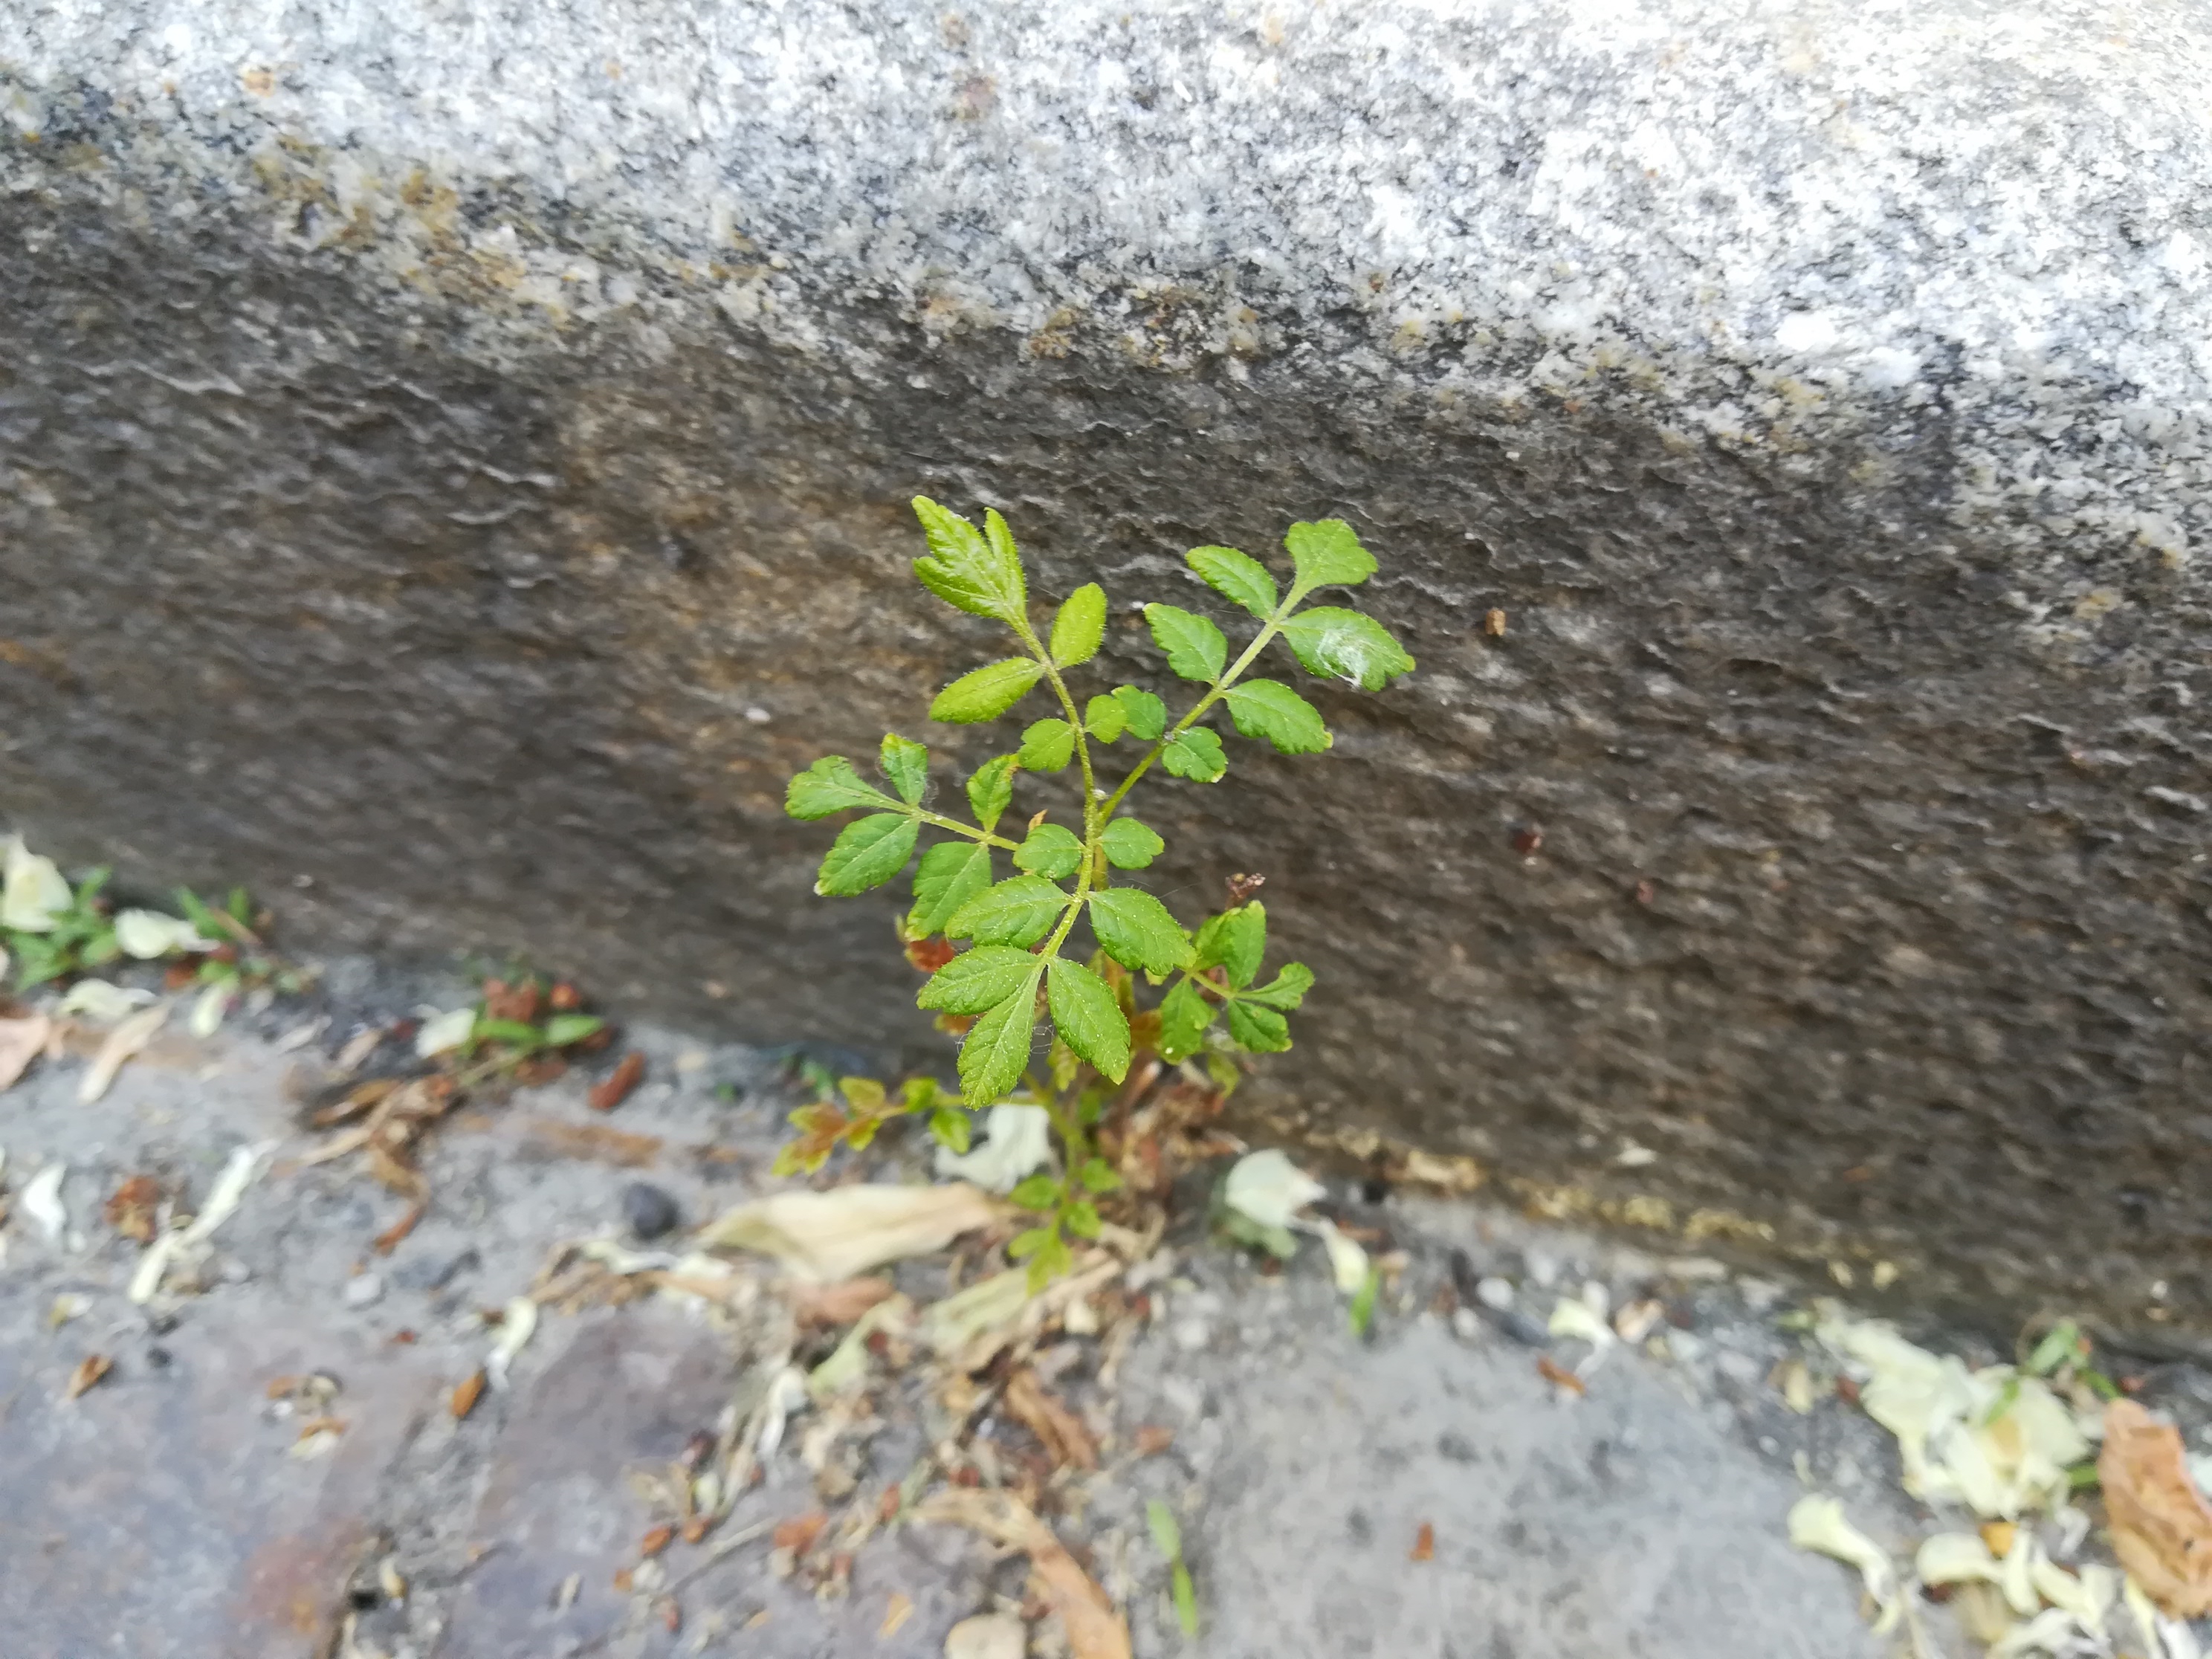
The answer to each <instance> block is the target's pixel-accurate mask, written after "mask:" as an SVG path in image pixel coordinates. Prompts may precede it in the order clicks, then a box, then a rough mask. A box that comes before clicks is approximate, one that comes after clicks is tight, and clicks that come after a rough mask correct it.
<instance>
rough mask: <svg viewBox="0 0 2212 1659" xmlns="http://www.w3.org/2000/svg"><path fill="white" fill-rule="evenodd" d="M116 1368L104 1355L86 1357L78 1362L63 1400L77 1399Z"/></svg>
mask: <svg viewBox="0 0 2212 1659" xmlns="http://www.w3.org/2000/svg"><path fill="white" fill-rule="evenodd" d="M114 1368H115V1362H114V1361H113V1360H112V1359H110V1358H108V1357H107V1356H106V1354H104V1353H88V1354H87V1355H85V1357H84V1358H82V1359H80V1360H79V1361H77V1364H76V1370H73V1371H71V1372H70V1380H69V1386H68V1387H67V1388H65V1389H63V1390H62V1398H63V1399H64V1400H74V1399H76V1397H77V1396H78V1395H81V1394H82V1393H83V1392H84V1391H85V1390H86V1389H89V1388H91V1387H92V1386H93V1385H94V1383H98V1382H99V1381H100V1378H101V1377H103V1376H106V1375H107V1373H108V1372H109V1371H111V1370H113V1369H114Z"/></svg>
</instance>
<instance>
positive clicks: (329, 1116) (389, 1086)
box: [307, 1077, 401, 1129]
mask: <svg viewBox="0 0 2212 1659" xmlns="http://www.w3.org/2000/svg"><path fill="white" fill-rule="evenodd" d="M400 1082H401V1079H398V1078H396V1077H378V1078H371V1079H369V1080H368V1082H366V1083H361V1084H356V1085H354V1087H352V1088H350V1089H349V1090H347V1091H346V1092H345V1095H344V1097H343V1098H342V1099H340V1100H338V1101H337V1102H336V1103H334V1104H332V1105H329V1106H325V1107H324V1108H323V1109H322V1110H320V1111H319V1112H317V1113H316V1114H315V1115H314V1116H313V1117H312V1118H310V1119H308V1120H307V1121H308V1122H309V1124H311V1125H312V1126H313V1127H315V1128H318V1129H327V1128H329V1127H331V1125H333V1124H337V1123H343V1122H344V1121H346V1120H347V1119H348V1118H355V1117H359V1116H360V1115H362V1113H363V1112H366V1111H368V1110H370V1109H373V1108H374V1107H378V1106H381V1105H382V1104H383V1103H385V1102H386V1100H388V1099H390V1098H391V1097H392V1095H394V1094H396V1093H397V1092H398V1089H399V1085H400Z"/></svg>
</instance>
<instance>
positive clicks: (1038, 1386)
mask: <svg viewBox="0 0 2212 1659" xmlns="http://www.w3.org/2000/svg"><path fill="white" fill-rule="evenodd" d="M1006 1409H1007V1410H1008V1411H1010V1412H1012V1413H1013V1414H1014V1416H1015V1417H1016V1418H1017V1419H1019V1420H1020V1422H1021V1425H1022V1426H1023V1427H1024V1428H1026V1429H1027V1430H1028V1431H1030V1433H1031V1434H1033V1435H1035V1436H1036V1437H1037V1440H1038V1443H1040V1444H1042V1446H1043V1447H1044V1449H1045V1450H1046V1451H1047V1452H1048V1453H1049V1454H1050V1455H1051V1457H1052V1461H1053V1462H1054V1463H1055V1464H1057V1465H1059V1466H1060V1467H1061V1468H1078V1469H1095V1468H1097V1467H1098V1446H1097V1442H1096V1441H1094V1440H1092V1439H1091V1431H1090V1430H1088V1429H1086V1428H1085V1427H1084V1426H1083V1422H1082V1419H1080V1418H1079V1417H1077V1416H1076V1414H1075V1413H1073V1412H1072V1411H1070V1410H1068V1408H1067V1407H1066V1406H1064V1405H1062V1404H1061V1403H1060V1401H1059V1399H1058V1398H1057V1397H1056V1396H1055V1395H1053V1394H1052V1393H1051V1392H1050V1391H1049V1390H1048V1389H1046V1387H1045V1386H1044V1384H1043V1383H1040V1382H1038V1381H1037V1376H1036V1372H1035V1371H1033V1370H1030V1369H1029V1368H1028V1367H1027V1366H1024V1367H1023V1368H1022V1369H1021V1370H1018V1371H1016V1372H1015V1373H1014V1374H1013V1376H1012V1377H1011V1378H1010V1379H1009V1380H1008V1381H1007V1383H1006Z"/></svg>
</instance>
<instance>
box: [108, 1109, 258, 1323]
mask: <svg viewBox="0 0 2212 1659" xmlns="http://www.w3.org/2000/svg"><path fill="white" fill-rule="evenodd" d="M275 1151H276V1142H275V1141H273V1140H263V1141H257V1142H255V1143H253V1144H252V1145H250V1146H240V1147H237V1148H235V1149H234V1151H233V1152H231V1155H230V1157H229V1158H228V1160H227V1161H226V1162H225V1163H224V1164H223V1166H222V1174H221V1175H219V1176H216V1182H215V1186H214V1188H213V1189H212V1190H211V1191H210V1192H209V1194H208V1198H207V1202H206V1204H204V1206H201V1209H200V1212H199V1213H198V1214H197V1215H196V1216H194V1217H193V1218H192V1219H191V1224H190V1225H187V1226H184V1227H179V1228H175V1229H173V1230H172V1231H168V1232H165V1233H163V1234H162V1235H161V1237H158V1238H156V1239H155V1241H154V1242H153V1243H151V1244H149V1245H148V1246H147V1247H146V1250H145V1253H144V1254H143V1255H141V1256H140V1257H139V1258H138V1266H137V1269H136V1270H135V1271H134V1272H133V1273H131V1287H130V1289H129V1291H127V1292H126V1294H127V1295H128V1296H129V1297H130V1298H131V1301H133V1302H136V1303H140V1304H144V1303H148V1302H151V1301H152V1300H153V1299H154V1297H155V1292H157V1291H160V1289H161V1281H162V1279H164V1278H165V1277H167V1273H168V1270H169V1267H170V1264H171V1263H173V1262H174V1261H179V1259H183V1258H186V1257H189V1256H191V1255H197V1253H198V1252H199V1250H200V1249H201V1248H202V1247H203V1246H204V1245H205V1244H206V1243H207V1242H208V1240H210V1238H212V1237H215V1231H216V1228H218V1227H220V1226H222V1224H223V1223H224V1222H226V1221H228V1220H229V1219H230V1218H231V1217H232V1216H234V1215H235V1214H236V1213H237V1212H238V1206H239V1205H240V1202H241V1201H243V1200H244V1199H245V1197H246V1188H249V1187H251V1186H252V1184H253V1181H254V1177H255V1176H258V1175H259V1174H260V1173H261V1170H262V1166H263V1165H264V1164H266V1163H267V1162H268V1159H269V1155H270V1153H271V1152H275Z"/></svg>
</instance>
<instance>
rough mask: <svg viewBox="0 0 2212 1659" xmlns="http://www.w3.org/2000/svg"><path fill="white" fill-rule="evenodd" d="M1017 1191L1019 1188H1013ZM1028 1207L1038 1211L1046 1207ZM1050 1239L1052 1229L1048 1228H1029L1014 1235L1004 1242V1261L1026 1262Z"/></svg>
mask: <svg viewBox="0 0 2212 1659" xmlns="http://www.w3.org/2000/svg"><path fill="white" fill-rule="evenodd" d="M1019 1190H1020V1188H1015V1191H1017V1192H1018V1191H1019ZM1009 1196H1012V1194H1009ZM1029 1207H1030V1208H1031V1209H1038V1208H1042V1207H1047V1206H1039V1205H1034V1204H1033V1205H1031V1206H1029ZM1051 1237H1052V1229H1051V1228H1049V1227H1031V1228H1030V1229H1028V1230H1027V1231H1024V1232H1018V1233H1016V1234H1015V1235H1014V1236H1013V1237H1012V1238H1010V1239H1008V1240H1007V1241H1006V1260H1007V1261H1028V1260H1029V1259H1030V1257H1031V1256H1033V1255H1036V1253H1037V1252H1038V1251H1039V1250H1041V1249H1044V1247H1045V1244H1046V1243H1047V1242H1048V1241H1049V1240H1050V1239H1051Z"/></svg>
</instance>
